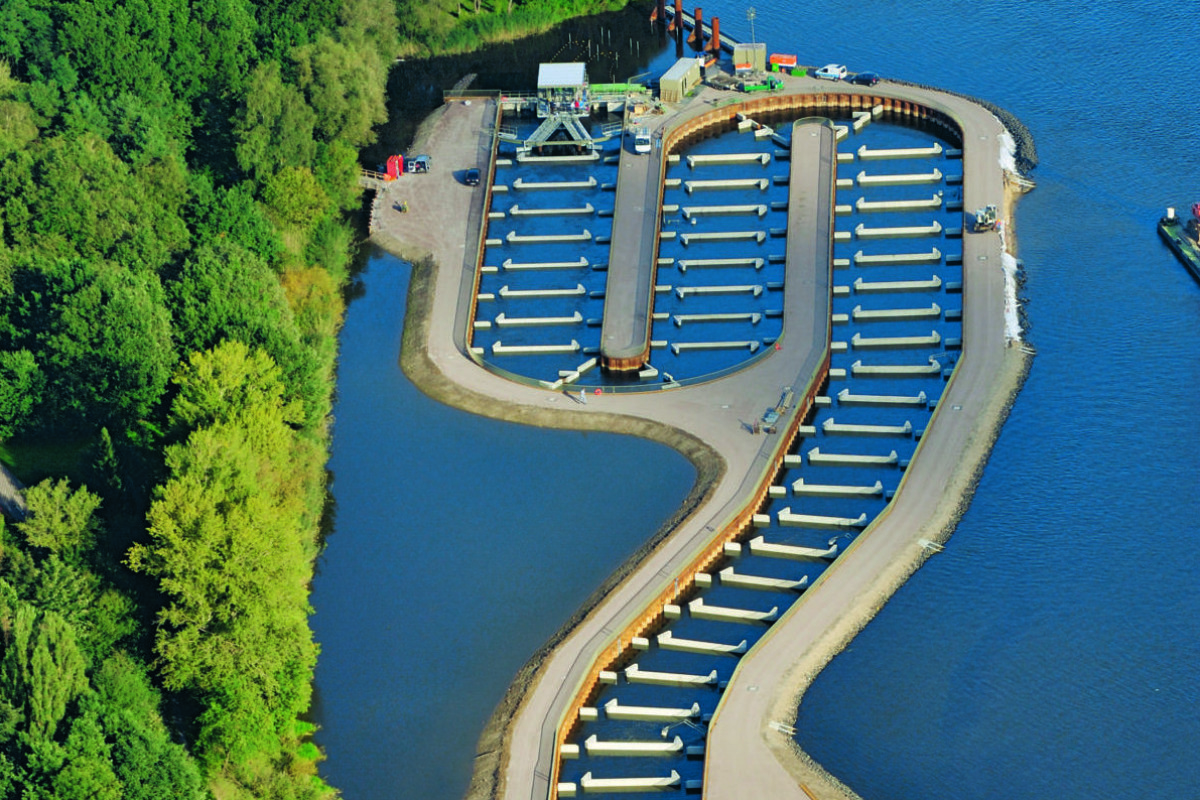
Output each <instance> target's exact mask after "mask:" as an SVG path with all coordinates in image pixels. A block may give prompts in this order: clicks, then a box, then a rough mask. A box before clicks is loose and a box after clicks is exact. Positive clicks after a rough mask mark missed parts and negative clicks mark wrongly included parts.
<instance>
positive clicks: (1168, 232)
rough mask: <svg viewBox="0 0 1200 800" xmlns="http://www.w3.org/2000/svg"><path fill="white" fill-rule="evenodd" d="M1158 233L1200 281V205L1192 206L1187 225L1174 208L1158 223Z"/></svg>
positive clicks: (1168, 210) (1194, 204)
mask: <svg viewBox="0 0 1200 800" xmlns="http://www.w3.org/2000/svg"><path fill="white" fill-rule="evenodd" d="M1158 233H1159V235H1160V236H1162V238H1163V241H1165V242H1166V243H1167V246H1168V247H1170V248H1171V249H1172V250H1174V251H1175V255H1177V256H1179V260H1180V261H1182V262H1183V265H1184V266H1185V267H1187V268H1188V271H1189V272H1191V273H1192V277H1193V278H1195V279H1196V280H1198V281H1200V203H1193V204H1192V218H1191V219H1189V220H1188V221H1187V222H1186V223H1185V222H1183V221H1182V220H1180V219H1179V217H1178V216H1176V215H1175V209H1174V208H1168V209H1167V215H1166V216H1165V217H1163V218H1162V219H1160V220H1159V221H1158Z"/></svg>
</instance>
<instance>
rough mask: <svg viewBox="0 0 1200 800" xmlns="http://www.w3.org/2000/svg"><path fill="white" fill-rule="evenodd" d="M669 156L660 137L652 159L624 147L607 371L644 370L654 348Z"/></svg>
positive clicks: (611, 261)
mask: <svg viewBox="0 0 1200 800" xmlns="http://www.w3.org/2000/svg"><path fill="white" fill-rule="evenodd" d="M663 158H664V154H663V151H662V138H661V137H660V136H656V137H655V139H654V147H653V148H651V150H650V153H649V154H646V155H639V154H637V153H634V152H633V151H632V150H630V149H629V148H628V147H625V146H622V148H621V166H620V170H619V172H618V175H617V199H616V205H615V207H614V209H613V226H612V231H613V232H612V243H611V244H610V245H609V251H608V253H609V255H608V280H607V283H606V285H605V288H604V321H603V323H602V325H601V328H600V362H601V364H602V365H603V366H604V367H605V368H606V369H616V370H633V369H639V368H640V367H641V366H642V365H643V364H644V363H645V362H646V360H647V357H648V353H649V350H650V313H651V298H652V295H653V292H654V273H655V265H656V263H657V260H658V228H659V221H660V219H661V218H662V204H661V202H660V198H661V197H662V175H663Z"/></svg>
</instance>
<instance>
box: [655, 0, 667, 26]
mask: <svg viewBox="0 0 1200 800" xmlns="http://www.w3.org/2000/svg"><path fill="white" fill-rule="evenodd" d="M654 19H655V20H657V21H658V24H659V25H663V24H665V23H666V21H667V0H658V4H657V7H656V8H655V12H654ZM659 30H662V28H659Z"/></svg>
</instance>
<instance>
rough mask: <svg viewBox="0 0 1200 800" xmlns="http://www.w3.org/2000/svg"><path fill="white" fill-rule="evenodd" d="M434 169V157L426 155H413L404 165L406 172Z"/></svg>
mask: <svg viewBox="0 0 1200 800" xmlns="http://www.w3.org/2000/svg"><path fill="white" fill-rule="evenodd" d="M431 169H433V159H431V158H430V157H429V156H426V155H420V156H413V157H412V158H410V159H409V160H408V164H407V165H406V166H405V167H404V171H405V172H429V170H431Z"/></svg>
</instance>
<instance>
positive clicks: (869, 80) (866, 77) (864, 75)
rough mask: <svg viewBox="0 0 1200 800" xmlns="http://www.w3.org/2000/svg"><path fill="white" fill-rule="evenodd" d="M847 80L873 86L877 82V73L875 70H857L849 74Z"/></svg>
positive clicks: (860, 84)
mask: <svg viewBox="0 0 1200 800" xmlns="http://www.w3.org/2000/svg"><path fill="white" fill-rule="evenodd" d="M847 80H849V81H850V83H855V84H858V85H859V86H874V85H875V84H877V83H879V73H876V72H859V73H856V74H855V75H852V76H850V77H849V78H848V79H847Z"/></svg>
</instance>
